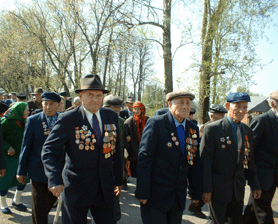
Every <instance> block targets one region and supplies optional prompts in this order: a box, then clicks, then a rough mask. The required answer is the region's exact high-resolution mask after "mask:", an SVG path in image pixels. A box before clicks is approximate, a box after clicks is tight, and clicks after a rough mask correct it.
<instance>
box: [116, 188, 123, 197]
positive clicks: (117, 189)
mask: <svg viewBox="0 0 278 224" xmlns="http://www.w3.org/2000/svg"><path fill="white" fill-rule="evenodd" d="M122 187H123V186H114V193H115V194H116V196H119V195H120V194H121V192H122Z"/></svg>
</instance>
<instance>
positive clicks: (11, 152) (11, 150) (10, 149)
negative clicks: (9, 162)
mask: <svg viewBox="0 0 278 224" xmlns="http://www.w3.org/2000/svg"><path fill="white" fill-rule="evenodd" d="M14 154H15V150H14V149H13V148H12V147H10V148H9V150H8V155H9V156H13V155H14Z"/></svg>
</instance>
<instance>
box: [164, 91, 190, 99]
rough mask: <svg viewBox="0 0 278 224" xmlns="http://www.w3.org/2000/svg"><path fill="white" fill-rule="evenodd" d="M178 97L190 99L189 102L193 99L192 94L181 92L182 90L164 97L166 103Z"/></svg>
mask: <svg viewBox="0 0 278 224" xmlns="http://www.w3.org/2000/svg"><path fill="white" fill-rule="evenodd" d="M178 97H187V98H190V99H191V100H194V99H195V95H193V94H192V93H189V92H186V91H183V90H176V91H173V92H170V93H168V94H167V95H166V101H170V100H172V99H175V98H178Z"/></svg>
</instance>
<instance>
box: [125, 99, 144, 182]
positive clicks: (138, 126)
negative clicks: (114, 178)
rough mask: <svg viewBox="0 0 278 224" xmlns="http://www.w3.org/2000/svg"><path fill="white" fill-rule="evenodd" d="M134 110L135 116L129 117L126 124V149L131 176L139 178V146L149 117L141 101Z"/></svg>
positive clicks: (135, 104)
mask: <svg viewBox="0 0 278 224" xmlns="http://www.w3.org/2000/svg"><path fill="white" fill-rule="evenodd" d="M132 110H133V116H132V117H129V118H128V119H127V120H126V121H125V124H124V135H125V148H126V150H127V152H128V157H127V165H126V168H127V172H128V175H129V176H131V177H137V160H138V152H139V145H140V142H141V137H142V133H143V130H144V128H145V125H146V122H147V120H148V117H147V116H146V108H145V106H144V104H142V103H141V101H137V102H135V103H133V106H132Z"/></svg>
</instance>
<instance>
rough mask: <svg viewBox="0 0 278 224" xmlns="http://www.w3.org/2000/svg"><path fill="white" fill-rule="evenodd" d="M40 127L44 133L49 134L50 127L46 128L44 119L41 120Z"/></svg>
mask: <svg viewBox="0 0 278 224" xmlns="http://www.w3.org/2000/svg"><path fill="white" fill-rule="evenodd" d="M42 127H43V133H44V135H49V134H50V129H49V128H47V125H46V123H45V122H44V121H43V122H42Z"/></svg>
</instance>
